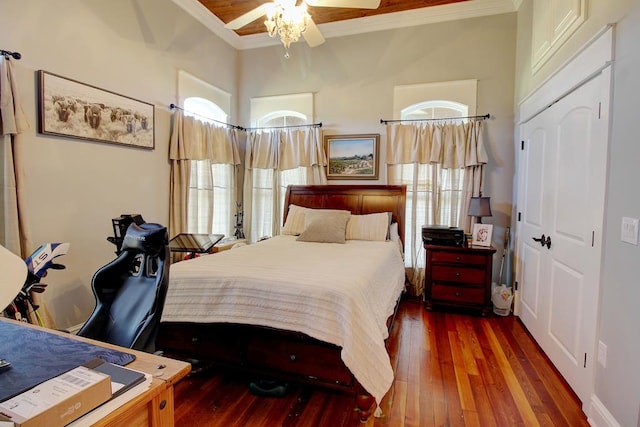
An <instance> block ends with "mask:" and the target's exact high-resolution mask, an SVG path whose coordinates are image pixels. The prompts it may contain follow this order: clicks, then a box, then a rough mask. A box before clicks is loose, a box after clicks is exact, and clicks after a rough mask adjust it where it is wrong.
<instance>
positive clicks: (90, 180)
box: [0, 0, 237, 328]
mask: <svg viewBox="0 0 640 427" xmlns="http://www.w3.org/2000/svg"><path fill="white" fill-rule="evenodd" d="M0 14H1V16H2V21H3V22H2V25H1V26H0V41H1V44H2V45H1V46H0V48H2V49H5V50H11V51H17V52H20V53H21V54H22V55H23V58H22V60H20V61H15V62H14V65H15V70H16V72H17V79H18V86H19V87H18V89H19V94H20V96H21V98H22V102H23V105H24V110H25V112H26V114H27V117H28V119H29V122H30V125H31V129H30V130H29V131H28V132H26V133H25V134H24V135H23V139H22V142H21V144H23V152H24V154H25V155H24V157H23V159H22V160H23V168H24V170H25V172H26V183H25V187H26V193H27V203H26V212H25V213H26V219H27V223H28V225H29V227H30V229H31V244H32V246H33V247H31V248H28V249H29V250H30V251H31V250H33V249H35V248H36V247H37V246H38V245H40V244H41V243H46V242H59V241H66V242H70V243H71V248H70V253H69V255H66V256H64V257H63V258H61V259H60V261H61V262H62V263H63V264H65V265H66V266H67V269H66V270H64V271H53V272H51V274H49V276H48V277H47V278H46V280H45V282H47V283H48V284H49V287H48V288H47V291H46V292H45V293H44V294H43V296H44V297H45V300H46V301H47V305H48V307H49V309H50V312H51V313H52V315H53V318H54V321H55V322H56V324H57V326H58V327H61V328H65V327H69V326H71V325H75V324H77V323H79V322H81V321H83V320H84V319H85V318H86V317H87V316H88V315H89V313H90V312H91V310H92V309H93V305H94V298H93V295H92V292H91V277H92V275H93V273H94V272H95V271H96V270H97V269H98V268H99V267H101V266H102V265H104V264H106V263H107V262H109V261H110V260H111V259H113V258H114V256H115V254H114V249H115V246H114V245H112V244H111V243H109V242H107V240H106V237H107V236H110V235H112V234H113V231H112V227H111V219H112V218H115V217H117V216H119V215H120V214H122V213H140V214H141V215H142V216H143V218H144V219H145V220H146V221H147V222H158V223H161V224H164V225H166V224H168V212H169V210H168V204H169V162H168V141H169V136H170V114H171V113H170V111H169V109H168V106H169V104H170V103H176V102H177V93H176V90H177V89H176V88H177V74H178V70H179V69H183V70H186V71H187V72H189V73H191V74H193V75H195V76H197V77H199V78H200V79H202V80H205V81H208V82H210V83H211V84H213V85H215V86H217V87H220V88H221V89H223V90H225V91H227V92H229V93H232V94H234V95H235V93H236V87H237V81H236V57H237V52H236V51H235V49H233V48H231V47H229V46H228V45H227V44H226V43H224V42H223V41H221V40H220V39H219V38H218V37H217V36H214V35H212V34H211V33H210V32H209V31H208V30H207V29H205V28H204V27H203V26H202V25H201V24H199V23H198V22H197V21H195V20H194V19H193V18H191V17H190V16H189V15H188V14H186V13H185V12H184V11H183V10H182V9H180V8H179V7H177V6H176V5H175V4H174V3H173V2H172V1H170V0H162V1H158V0H112V1H95V0H92V1H83V0H64V1H57V2H48V1H41V0H2V5H1V6H0ZM39 69H43V70H46V71H48V72H51V73H54V74H59V75H61V76H64V77H68V78H71V79H74V80H77V81H80V82H83V83H88V84H91V85H94V86H97V87H100V88H103V89H107V90H110V91H113V92H116V93H120V94H123V95H126V96H129V97H132V98H136V99H139V100H142V101H146V102H149V103H152V104H154V105H155V149H154V150H142V149H135V148H130V147H126V146H120V145H114V144H108V143H100V142H94V141H84V140H78V139H70V138H63V137H50V136H44V135H40V134H38V133H37V116H36V108H37V104H36V97H37V96H36V80H35V71H36V70H39ZM232 104H233V106H232V111H235V109H236V108H237V107H236V104H235V96H234V97H233V99H232Z"/></svg>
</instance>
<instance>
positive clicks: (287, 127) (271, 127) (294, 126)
mask: <svg viewBox="0 0 640 427" xmlns="http://www.w3.org/2000/svg"><path fill="white" fill-rule="evenodd" d="M321 127H322V122H320V123H310V124H308V125H290V126H263V127H255V128H247V129H246V130H263V129H289V128H321Z"/></svg>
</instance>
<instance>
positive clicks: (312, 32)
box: [302, 19, 324, 47]
mask: <svg viewBox="0 0 640 427" xmlns="http://www.w3.org/2000/svg"><path fill="white" fill-rule="evenodd" d="M302 37H304V39H305V40H306V41H307V44H308V45H309V46H310V47H316V46H320V45H321V44H322V43H324V37H323V36H322V33H321V32H320V29H319V28H318V26H317V25H316V23H315V22H313V19H309V21H308V22H307V29H306V30H304V33H302Z"/></svg>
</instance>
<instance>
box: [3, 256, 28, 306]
mask: <svg viewBox="0 0 640 427" xmlns="http://www.w3.org/2000/svg"><path fill="white" fill-rule="evenodd" d="M0 271H1V272H2V274H0V310H4V309H5V308H6V307H7V306H8V305H9V304H11V301H13V300H14V298H15V297H16V296H17V295H18V293H19V292H20V289H22V285H24V282H25V280H26V279H27V264H26V263H25V262H24V260H23V259H22V258H20V257H19V256H18V255H16V254H14V253H13V252H11V251H9V250H8V249H7V248H5V247H4V246H2V245H0Z"/></svg>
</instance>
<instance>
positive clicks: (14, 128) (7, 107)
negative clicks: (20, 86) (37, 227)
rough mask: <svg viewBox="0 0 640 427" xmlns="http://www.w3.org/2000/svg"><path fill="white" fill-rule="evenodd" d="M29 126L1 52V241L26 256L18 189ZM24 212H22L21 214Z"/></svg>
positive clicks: (10, 64)
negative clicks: (24, 134) (23, 140)
mask: <svg viewBox="0 0 640 427" xmlns="http://www.w3.org/2000/svg"><path fill="white" fill-rule="evenodd" d="M28 128H29V125H28V124H27V120H26V117H25V115H24V112H23V110H22V106H21V105H20V102H19V100H18V96H17V87H16V80H15V77H14V73H13V64H12V63H11V60H10V59H8V58H7V57H4V56H2V55H0V144H2V150H1V151H0V156H1V160H2V163H1V164H2V177H1V179H2V209H1V211H0V224H1V225H2V228H1V229H0V244H2V245H3V246H4V247H6V248H7V249H9V250H10V251H12V252H13V253H15V254H16V255H19V256H21V257H22V258H25V257H26V256H28V254H27V253H26V251H27V249H28V248H27V238H28V233H27V228H26V224H25V221H24V211H22V212H21V210H20V206H22V205H23V203H24V201H23V200H24V195H23V194H21V193H19V191H20V190H21V186H20V184H21V183H23V182H24V179H21V178H23V177H24V173H23V167H22V164H20V163H19V162H18V161H17V158H18V157H19V155H20V151H21V147H20V146H19V142H20V141H19V139H20V138H19V136H18V135H19V134H20V133H21V132H24V131H25V130H27V129H28ZM21 214H22V215H21Z"/></svg>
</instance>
